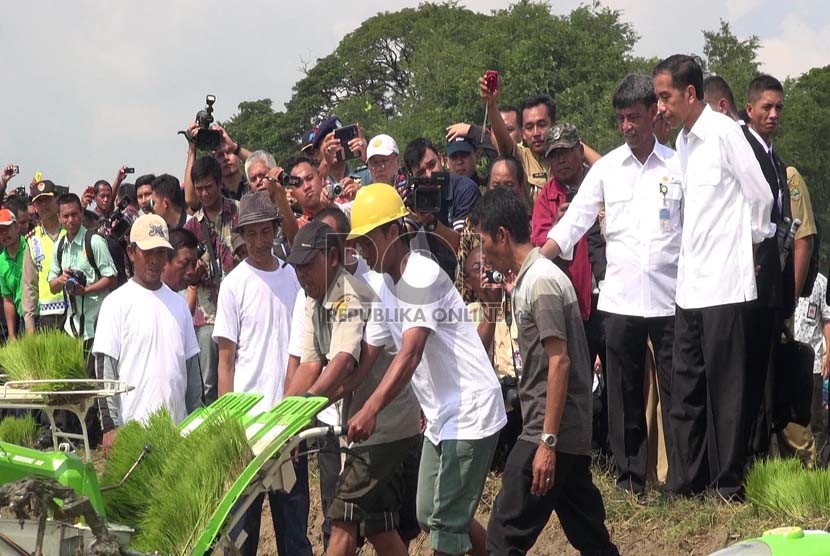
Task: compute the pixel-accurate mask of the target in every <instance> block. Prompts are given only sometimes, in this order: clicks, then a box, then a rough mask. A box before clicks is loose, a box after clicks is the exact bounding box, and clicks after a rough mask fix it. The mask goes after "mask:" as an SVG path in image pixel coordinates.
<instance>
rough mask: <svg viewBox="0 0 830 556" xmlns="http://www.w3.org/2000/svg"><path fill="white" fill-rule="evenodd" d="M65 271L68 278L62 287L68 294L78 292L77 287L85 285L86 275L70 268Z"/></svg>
mask: <svg viewBox="0 0 830 556" xmlns="http://www.w3.org/2000/svg"><path fill="white" fill-rule="evenodd" d="M67 272H69V279H68V280H67V281H66V284H64V286H63V288H64V289H65V290H66V293H67V294H68V295H75V294H77V293H78V291H79V288H81V287H84V286H86V275H85V274H84V273H83V272H81V271H80V270H73V269H70V270H68V271H67Z"/></svg>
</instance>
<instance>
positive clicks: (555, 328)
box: [513, 249, 593, 455]
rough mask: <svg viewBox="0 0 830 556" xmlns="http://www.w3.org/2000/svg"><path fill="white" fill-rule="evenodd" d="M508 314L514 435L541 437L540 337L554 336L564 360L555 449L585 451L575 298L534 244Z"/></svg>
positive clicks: (585, 397)
mask: <svg viewBox="0 0 830 556" xmlns="http://www.w3.org/2000/svg"><path fill="white" fill-rule="evenodd" d="M513 315H514V321H515V322H516V325H517V326H518V329H519V349H520V350H521V354H522V360H523V366H522V374H521V378H520V379H519V400H520V402H521V408H522V420H523V421H524V429H523V430H522V434H521V435H520V436H519V438H521V439H523V440H527V441H528V442H534V443H536V442H539V440H540V438H541V435H542V429H543V425H544V420H545V409H546V408H545V400H546V399H547V386H548V357H547V353H546V352H545V348H544V346H543V345H542V341H543V340H545V339H547V338H556V339H559V340H563V341H565V342H566V344H567V356H568V359H569V360H570V366H569V368H568V387H567V388H568V391H567V397H566V399H565V407H564V409H563V412H562V419H561V422H560V425H559V431H558V439H559V441H558V445H557V451H559V452H563V453H567V454H575V455H588V454H590V453H591V409H592V398H591V386H592V381H593V376H592V375H593V373H592V369H591V363H590V357H589V355H588V342H587V340H586V339H585V329H584V328H583V325H582V318H581V316H580V313H579V303H578V301H577V298H576V292H575V291H574V289H573V286H572V285H571V283H570V281H569V280H568V277H567V276H565V274H564V273H563V272H562V271H561V270H560V269H559V267H557V266H556V265H555V264H554V263H553V262H551V261H550V260H549V259H547V258H545V257H544V256H542V254H541V253H540V252H539V249H533V250H532V251H531V252H530V253H529V254H528V256H527V258H526V259H525V261H524V263H522V267H521V269H520V270H519V274H518V276H517V278H516V286H515V288H514V289H513Z"/></svg>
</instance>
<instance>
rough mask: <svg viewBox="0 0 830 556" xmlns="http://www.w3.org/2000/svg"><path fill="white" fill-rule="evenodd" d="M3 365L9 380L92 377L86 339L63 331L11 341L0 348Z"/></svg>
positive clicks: (0, 364) (49, 388)
mask: <svg viewBox="0 0 830 556" xmlns="http://www.w3.org/2000/svg"><path fill="white" fill-rule="evenodd" d="M0 368H2V370H3V373H4V374H5V375H6V379H7V380H44V379H50V380H61V379H85V378H88V377H87V372H86V358H85V357H84V347H83V341H82V340H81V339H80V338H73V337H71V336H69V335H67V334H64V333H63V332H62V331H59V330H50V331H47V332H41V333H37V334H27V335H25V336H23V337H22V338H19V339H18V340H16V341H14V342H9V343H7V344H6V345H4V346H3V347H2V348H0ZM37 389H45V390H51V389H53V388H52V387H49V386H46V387H43V386H41V387H38V388H37ZM61 389H71V388H61Z"/></svg>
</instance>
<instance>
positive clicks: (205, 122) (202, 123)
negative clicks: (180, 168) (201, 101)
mask: <svg viewBox="0 0 830 556" xmlns="http://www.w3.org/2000/svg"><path fill="white" fill-rule="evenodd" d="M214 102H216V97H215V96H213V95H207V96H206V97H205V107H204V108H203V109H202V110H199V111H198V112H197V113H196V123H197V124H199V133H197V134H196V146H197V147H198V148H200V149H202V150H206V151H211V150H213V149H215V148H216V147H218V146H219V142H220V141H221V139H222V133H221V132H220V131H219V130H218V129H210V126H211V124H212V123H213V121H214V120H213V103H214Z"/></svg>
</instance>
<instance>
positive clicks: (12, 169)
mask: <svg viewBox="0 0 830 556" xmlns="http://www.w3.org/2000/svg"><path fill="white" fill-rule="evenodd" d="M19 173H20V166H18V165H17V164H7V165H6V167H5V168H3V171H2V172H0V198H2V197H3V196H4V195H5V194H6V187H7V186H8V184H9V181H10V180H11V179H12V178H13V177H15V176H16V175H17V174H19Z"/></svg>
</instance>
